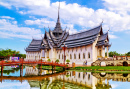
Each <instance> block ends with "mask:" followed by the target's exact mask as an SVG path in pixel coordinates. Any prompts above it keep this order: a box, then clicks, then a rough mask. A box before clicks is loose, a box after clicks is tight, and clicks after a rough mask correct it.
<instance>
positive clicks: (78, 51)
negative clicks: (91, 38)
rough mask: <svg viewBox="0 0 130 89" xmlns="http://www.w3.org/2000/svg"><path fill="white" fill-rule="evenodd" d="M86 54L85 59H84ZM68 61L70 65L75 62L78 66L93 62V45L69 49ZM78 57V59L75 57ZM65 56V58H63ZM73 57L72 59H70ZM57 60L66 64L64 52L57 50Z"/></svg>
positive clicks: (66, 53)
mask: <svg viewBox="0 0 130 89" xmlns="http://www.w3.org/2000/svg"><path fill="white" fill-rule="evenodd" d="M84 54H85V57H83V56H84ZM89 54H90V57H89ZM65 55H66V59H69V60H70V64H72V63H73V62H74V63H76V64H83V62H84V61H86V60H87V62H92V61H93V57H92V45H88V46H83V47H77V48H69V49H66V51H65ZM74 55H76V58H75V57H74ZM62 56H63V57H62ZM70 56H72V58H71V57H70ZM57 59H59V60H60V62H61V63H63V62H64V51H63V50H57Z"/></svg>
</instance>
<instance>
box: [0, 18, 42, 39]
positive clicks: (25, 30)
mask: <svg viewBox="0 0 130 89" xmlns="http://www.w3.org/2000/svg"><path fill="white" fill-rule="evenodd" d="M0 37H1V38H13V37H17V38H24V39H32V37H34V38H41V30H40V29H34V28H29V27H19V26H18V25H17V21H10V20H6V19H0Z"/></svg>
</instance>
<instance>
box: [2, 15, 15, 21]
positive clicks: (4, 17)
mask: <svg viewBox="0 0 130 89" xmlns="http://www.w3.org/2000/svg"><path fill="white" fill-rule="evenodd" d="M0 18H2V19H11V20H14V18H12V17H10V16H0Z"/></svg>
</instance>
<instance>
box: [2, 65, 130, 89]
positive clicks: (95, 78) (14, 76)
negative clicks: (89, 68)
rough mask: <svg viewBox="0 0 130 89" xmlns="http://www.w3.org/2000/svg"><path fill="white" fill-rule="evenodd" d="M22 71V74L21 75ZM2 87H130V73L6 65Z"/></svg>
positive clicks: (40, 88)
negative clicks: (53, 70) (55, 69)
mask: <svg viewBox="0 0 130 89" xmlns="http://www.w3.org/2000/svg"><path fill="white" fill-rule="evenodd" d="M21 73H22V75H20V74H21ZM0 82H1V83H0V89H130V74H126V73H125V74H123V73H105V72H102V73H92V72H78V71H65V72H56V71H55V72H54V74H52V71H51V70H43V69H38V68H33V67H31V66H30V67H29V66H25V67H24V69H23V71H21V70H20V68H19V67H17V68H11V67H4V71H3V76H0Z"/></svg>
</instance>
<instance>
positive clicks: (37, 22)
mask: <svg viewBox="0 0 130 89" xmlns="http://www.w3.org/2000/svg"><path fill="white" fill-rule="evenodd" d="M25 24H27V25H38V26H39V27H40V28H43V27H48V26H49V27H51V28H52V27H53V28H54V27H55V24H56V22H54V21H50V20H48V19H47V18H41V19H35V20H25Z"/></svg>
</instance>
